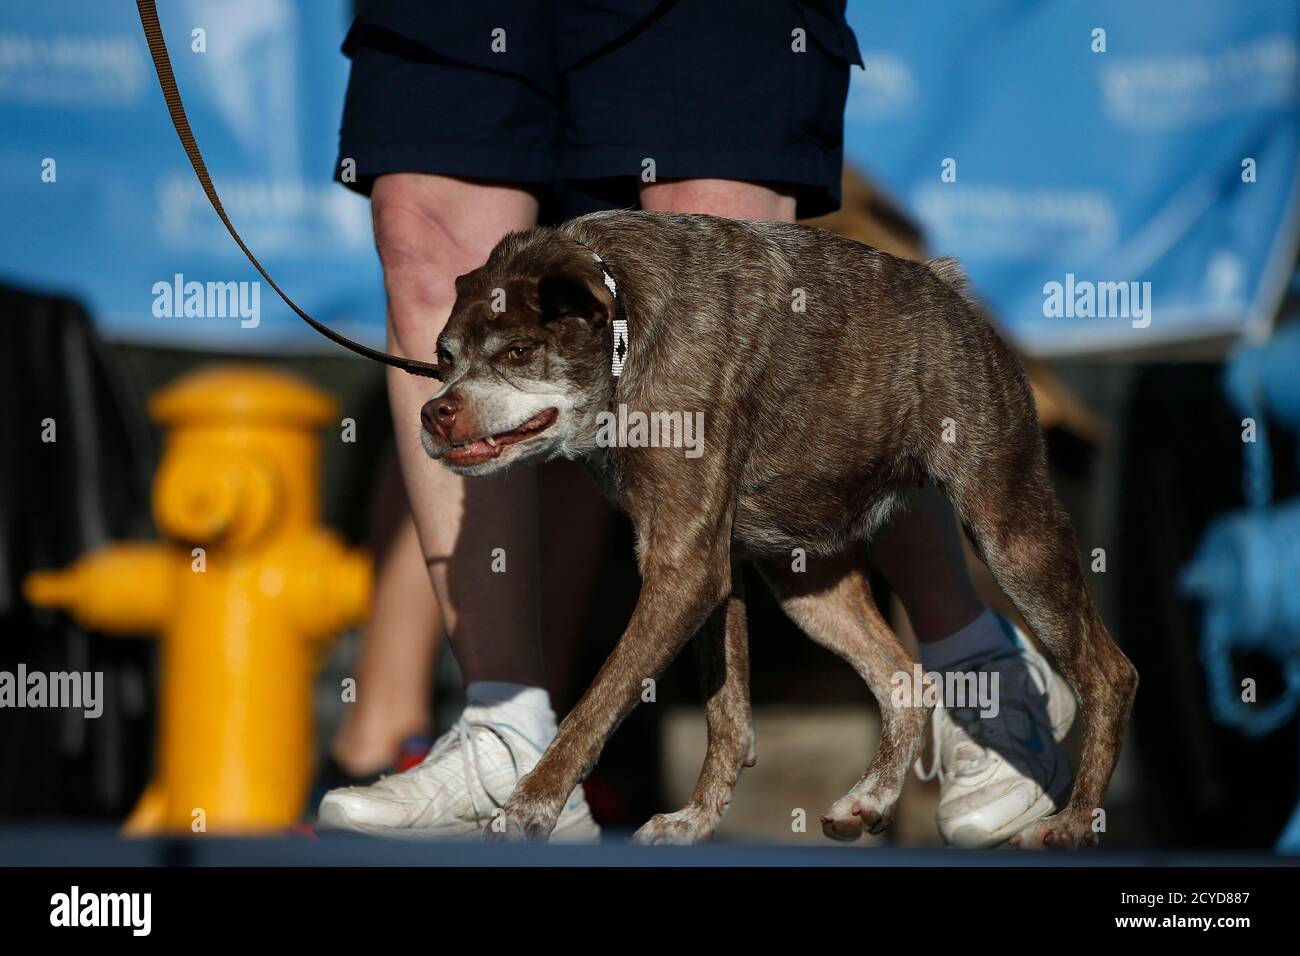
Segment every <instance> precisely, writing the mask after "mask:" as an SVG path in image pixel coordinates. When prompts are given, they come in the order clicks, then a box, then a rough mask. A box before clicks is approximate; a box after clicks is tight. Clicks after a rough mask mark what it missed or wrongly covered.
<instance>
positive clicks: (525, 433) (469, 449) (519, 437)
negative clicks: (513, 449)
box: [442, 408, 560, 465]
mask: <svg viewBox="0 0 1300 956" xmlns="http://www.w3.org/2000/svg"><path fill="white" fill-rule="evenodd" d="M559 414H560V413H559V410H558V409H555V408H547V409H544V410H543V411H540V412H538V413H537V414H536V415H534V416H533V417H532V418H530V419H528V421H526V422H524V423H523V424H522V425H520V426H518V427H517V428H512V429H510V431H508V432H501V433H500V434H497V435H488V436H486V437H484V438H475V439H474V440H473V441H467V442H461V443H460V444H459V445H452V446H451V447H450V448H448V449H447V451H446V452H445V453H444V454H443V456H442V457H443V461H446V462H449V463H451V464H453V465H480V464H482V463H483V462H485V461H491V460H492V459H493V458H496V457H498V456H499V455H500V454H501V452H502V451H503V450H505V448H506V447H507V446H509V445H515V444H518V443H519V442H521V441H524V440H525V439H528V438H532V437H533V436H534V435H537V434H539V433H540V432H543V431H545V430H546V429H548V428H550V427H551V425H553V424H554V423H555V419H556V418H557V417H558V416H559Z"/></svg>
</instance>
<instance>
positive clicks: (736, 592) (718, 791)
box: [632, 564, 757, 844]
mask: <svg viewBox="0 0 1300 956" xmlns="http://www.w3.org/2000/svg"><path fill="white" fill-rule="evenodd" d="M731 581H732V584H731V596H730V597H728V598H727V599H726V600H725V601H724V602H722V604H721V605H720V606H719V607H718V609H717V610H715V611H714V612H713V615H712V616H711V617H710V618H709V620H708V622H707V623H706V624H705V625H704V627H703V628H701V629H700V632H699V633H698V634H696V635H695V640H694V641H693V642H692V644H691V646H692V647H693V648H694V649H695V661H696V668H697V670H698V671H699V675H700V684H701V686H702V688H703V690H704V700H705V704H704V712H705V715H706V717H707V720H708V725H709V744H708V749H707V750H706V752H705V755H704V766H703V767H702V768H701V769H700V777H699V780H698V781H696V784H695V790H694V791H693V792H692V793H691V799H690V802H688V803H687V804H686V806H684V807H682V808H681V809H680V810H675V811H673V812H672V813H660V814H656V815H655V816H653V817H651V818H650V819H649V820H648V821H647V822H646V823H645V825H644V826H642V827H641V829H639V830H637V831H636V833H635V835H633V837H632V839H633V840H634V841H635V842H637V843H676V844H690V843H695V842H697V841H699V840H703V839H705V838H707V837H709V836H711V835H712V834H713V831H714V829H715V828H716V827H717V825H718V823H719V822H720V821H721V820H722V815H723V814H724V813H725V812H726V810H727V807H728V806H730V804H731V794H732V791H733V790H735V787H736V780H737V779H738V778H739V776H740V771H741V769H742V768H743V767H752V766H754V761H755V760H756V759H757V754H756V752H755V746H754V724H753V719H752V716H751V714H750V706H749V634H748V631H747V629H746V626H745V593H744V575H743V573H742V570H741V568H740V566H739V565H738V564H737V565H735V566H734V567H733V568H732V572H731Z"/></svg>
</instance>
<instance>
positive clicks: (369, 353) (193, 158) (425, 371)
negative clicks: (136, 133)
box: [135, 0, 443, 380]
mask: <svg viewBox="0 0 1300 956" xmlns="http://www.w3.org/2000/svg"><path fill="white" fill-rule="evenodd" d="M135 5H136V7H137V8H138V9H139V11H140V25H141V26H143V27H144V36H145V39H146V40H147V41H148V42H149V53H150V54H151V55H152V56H153V65H154V70H155V72H157V74H158V84H159V85H160V86H161V87H162V92H163V99H165V100H166V101H167V111H168V112H169V113H171V117H172V125H173V126H175V127H176V135H177V136H179V137H180V139H181V145H182V146H184V147H185V153H186V155H188V156H189V158H190V165H191V166H193V167H194V175H196V176H198V178H199V185H201V186H202V187H203V191H204V192H205V193H206V194H207V197H208V202H210V203H212V208H213V209H214V210H216V213H217V215H218V216H219V217H220V218H221V222H222V223H223V224H224V225H225V227H226V231H227V232H229V233H230V238H232V239H234V240H235V244H236V245H238V246H239V248H240V249H242V250H243V251H244V255H246V256H247V257H248V261H249V262H251V263H252V264H253V268H255V269H256V270H257V271H258V272H260V273H261V274H262V278H263V279H265V280H266V281H267V283H268V284H269V285H270V286H271V288H272V289H274V290H275V291H276V294H277V295H279V296H280V298H281V299H283V300H284V304H285V305H287V306H288V307H289V308H291V309H293V311H294V312H296V313H297V315H298V317H299V318H300V319H302V320H303V321H304V322H306V323H307V324H308V325H310V326H311V327H312V328H313V329H315V330H316V331H317V332H319V333H320V334H321V335H323V336H325V337H326V338H327V339H329V340H330V341H332V342H335V343H337V344H339V345H341V346H343V347H344V348H345V349H350V350H351V351H353V352H356V353H357V354H358V355H360V356H362V357H364V358H368V359H373V360H374V361H376V362H383V363H384V364H385V365H391V366H392V367H393V368H397V369H401V370H402V371H403V372H408V373H409V374H411V375H421V376H424V377H425V378H436V379H439V380H441V379H442V377H443V375H442V370H441V369H439V368H438V366H437V365H435V364H433V363H431V362H420V361H417V360H415V359H409V358H402V357H401V356H400V355H390V354H389V353H388V352H381V351H379V349H372V348H370V346H368V345H362V344H361V343H360V342H354V341H353V340H352V339H350V338H348V337H347V336H346V335H343V334H341V333H339V332H335V331H334V330H333V329H331V328H330V327H329V326H328V325H325V324H324V323H322V322H317V321H316V320H315V319H313V318H312V317H311V316H310V315H308V314H307V313H306V312H305V311H303V310H302V309H301V308H299V307H298V304H297V303H296V302H294V301H293V299H291V298H289V296H288V295H287V294H286V293H285V291H284V290H283V289H281V288H280V287H279V286H278V285H277V284H276V282H275V280H274V279H272V278H271V275H270V273H268V272H267V271H266V269H265V268H263V266H262V263H260V262H258V261H257V257H256V256H255V255H253V253H252V250H250V249H249V248H248V246H246V245H245V244H244V240H243V239H242V238H240V235H239V232H238V231H237V230H236V229H235V226H234V223H232V222H231V221H230V217H229V216H227V215H226V210H225V208H224V207H223V206H222V205H221V198H220V197H219V196H218V195H217V189H216V187H215V186H213V185H212V177H211V176H209V175H208V167H207V164H206V163H204V162H203V154H202V153H200V152H199V145H198V143H196V142H195V141H194V133H193V132H192V131H191V130H190V121H189V118H188V117H187V116H186V115H185V106H184V104H183V103H182V102H181V93H180V90H179V89H177V88H176V76H175V74H173V73H172V64H171V59H170V58H169V57H168V56H167V45H166V43H165V42H164V41H163V34H162V26H161V25H160V24H159V23H158V8H157V6H156V5H155V2H154V0H136V3H135Z"/></svg>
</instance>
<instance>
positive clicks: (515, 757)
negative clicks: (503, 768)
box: [422, 715, 520, 823]
mask: <svg viewBox="0 0 1300 956" xmlns="http://www.w3.org/2000/svg"><path fill="white" fill-rule="evenodd" d="M480 729H481V730H486V731H487V732H488V733H490V734H492V735H493V736H494V737H496V738H497V739H498V740H500V741H501V743H502V744H503V745H504V746H505V748H506V752H507V753H508V754H510V760H511V762H512V763H513V764H514V766H515V770H516V776H518V774H517V771H518V770H519V767H520V759H519V751H518V750H517V749H516V748H515V745H514V743H513V742H511V740H510V738H509V737H508V736H507V735H506V734H505V733H504V732H503V731H502V730H501V728H500V727H498V726H497V725H496V724H494V723H492V722H491V721H487V720H467V719H466V718H465V717H464V716H463V715H462V716H461V718H460V720H458V721H456V726H455V727H453V728H452V729H451V730H449V731H447V733H445V734H443V735H442V736H441V737H439V738H438V741H437V742H436V743H435V744H434V745H433V749H432V750H430V751H429V755H428V756H427V757H425V758H424V760H423V761H422V763H430V762H432V761H434V760H437V759H440V758H441V757H443V756H444V755H445V754H446V753H447V752H448V751H450V750H451V749H452V748H454V747H457V746H459V748H460V760H461V770H462V772H463V773H464V775H465V782H466V789H467V790H468V791H469V805H470V808H471V809H472V810H473V811H474V822H475V823H482V822H483V819H484V814H483V813H482V811H481V810H480V808H479V801H478V797H477V796H476V793H475V791H476V789H482V791H483V792H484V793H486V794H487V796H488V799H489V800H490V801H492V803H493V805H495V806H498V807H502V806H505V800H504V799H501V798H498V797H497V795H496V794H494V793H493V792H492V791H491V790H490V789H488V786H487V782H486V781H485V780H484V775H483V771H482V768H481V762H480V759H479V750H478V743H477V741H476V740H475V735H474V733H473V731H475V730H480ZM475 784H477V788H476V787H475ZM508 796H509V794H507V797H508ZM489 815H490V814H489Z"/></svg>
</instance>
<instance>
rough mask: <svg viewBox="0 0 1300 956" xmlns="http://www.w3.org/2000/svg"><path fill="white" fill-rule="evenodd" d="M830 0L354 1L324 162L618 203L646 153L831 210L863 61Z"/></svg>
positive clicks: (814, 211) (838, 5)
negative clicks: (849, 104)
mask: <svg viewBox="0 0 1300 956" xmlns="http://www.w3.org/2000/svg"><path fill="white" fill-rule="evenodd" d="M844 4H845V0H554V2H547V0H510V2H503V0H463V2H429V0H425V2H420V0H368V2H367V0H363V2H362V3H361V7H360V11H359V13H358V15H357V18H356V20H355V22H354V23H353V25H352V28H351V30H350V31H349V32H348V36H347V39H346V40H345V41H344V44H343V51H344V52H345V53H346V54H347V55H348V56H349V57H350V58H351V60H352V72H351V77H350V79H349V82H348V91H347V99H346V102H345V104H344V110H343V125H342V130H341V133H340V144H339V159H340V165H339V166H336V170H338V171H341V169H342V162H343V160H345V159H352V160H353V161H354V162H355V164H356V165H355V171H356V177H355V181H353V182H348V183H347V185H349V186H350V187H352V188H354V189H357V190H359V191H360V192H363V193H367V194H368V193H369V191H370V187H371V185H372V183H373V181H374V178H375V177H376V176H380V175H383V174H385V173H397V172H407V173H438V174H442V175H448V176H463V177H466V178H472V179H483V180H493V181H501V182H509V183H518V184H521V185H527V186H532V187H536V188H538V189H539V190H541V191H550V192H554V193H562V192H564V191H566V190H569V189H573V188H574V187H577V188H578V189H579V191H583V192H585V193H586V194H588V195H594V196H599V197H600V199H601V200H602V201H603V202H604V203H606V204H608V205H633V204H635V202H636V185H637V182H638V181H640V180H642V179H643V178H644V177H643V172H644V171H645V170H646V169H647V161H652V162H653V174H654V178H655V179H657V180H668V179H682V178H720V179H743V180H757V181H764V182H770V183H773V184H781V185H783V186H785V187H786V188H788V189H789V190H790V191H791V192H793V193H794V195H795V196H796V197H797V200H798V215H799V216H801V217H808V216H817V215H821V214H823V213H827V212H831V211H833V210H835V209H837V208H838V207H839V203H840V172H841V166H842V163H843V136H844V101H845V97H846V95H847V92H848V82H849V70H850V67H851V66H852V65H853V64H859V65H860V64H861V57H860V55H859V53H858V47H857V41H856V39H855V38H854V36H853V32H852V30H851V29H850V28H849V26H848V24H847V23H846V22H845V19H844ZM800 46H802V50H797V49H796V47H800ZM336 175H339V174H338V173H336ZM339 178H340V179H341V178H342V177H341V175H340V176H339Z"/></svg>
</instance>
